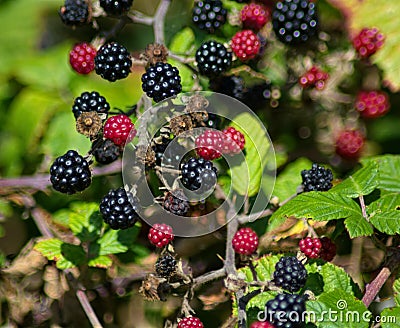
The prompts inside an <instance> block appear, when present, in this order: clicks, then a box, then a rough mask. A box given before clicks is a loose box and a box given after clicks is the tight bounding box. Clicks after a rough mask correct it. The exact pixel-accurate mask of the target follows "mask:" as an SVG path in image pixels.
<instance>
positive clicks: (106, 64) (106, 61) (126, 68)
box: [94, 42, 132, 82]
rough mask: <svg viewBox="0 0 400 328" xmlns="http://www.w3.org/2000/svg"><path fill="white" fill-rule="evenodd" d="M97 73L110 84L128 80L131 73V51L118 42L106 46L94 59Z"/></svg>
mask: <svg viewBox="0 0 400 328" xmlns="http://www.w3.org/2000/svg"><path fill="white" fill-rule="evenodd" d="M94 64H95V69H96V73H97V74H98V75H100V76H101V77H102V78H103V79H105V80H108V81H110V82H115V81H116V80H121V79H124V78H126V77H127V76H128V75H129V73H130V72H131V66H132V59H131V55H130V53H129V51H128V50H127V49H126V48H125V47H124V46H123V45H121V44H118V43H116V42H111V43H106V44H104V45H103V46H102V47H101V48H100V49H99V50H98V51H97V54H96V57H95V58H94Z"/></svg>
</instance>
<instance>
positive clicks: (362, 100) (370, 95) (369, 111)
mask: <svg viewBox="0 0 400 328" xmlns="http://www.w3.org/2000/svg"><path fill="white" fill-rule="evenodd" d="M355 107H356V109H357V110H358V111H359V112H360V114H361V116H362V117H365V118H378V117H381V116H383V115H385V114H386V113H387V112H388V111H389V108H390V102H389V97H388V95H387V93H385V92H383V91H360V92H359V93H358V95H357V99H356V104H355Z"/></svg>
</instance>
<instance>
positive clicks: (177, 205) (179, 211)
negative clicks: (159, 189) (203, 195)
mask: <svg viewBox="0 0 400 328" xmlns="http://www.w3.org/2000/svg"><path fill="white" fill-rule="evenodd" d="M163 207H164V208H165V209H166V210H167V211H169V212H171V213H172V214H175V215H179V216H184V215H185V214H186V213H187V212H188V211H189V207H190V205H189V201H188V199H187V197H186V196H185V194H184V193H183V190H182V189H176V190H172V191H169V192H168V193H167V194H166V195H165V198H164V203H163Z"/></svg>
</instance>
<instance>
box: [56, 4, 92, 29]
mask: <svg viewBox="0 0 400 328" xmlns="http://www.w3.org/2000/svg"><path fill="white" fill-rule="evenodd" d="M58 14H59V15H60V18H61V20H62V22H63V23H64V24H65V25H69V26H78V25H83V24H85V23H86V22H87V20H88V17H89V7H88V5H87V3H86V1H85V0H65V3H64V6H62V7H61V8H60V10H59V11H58Z"/></svg>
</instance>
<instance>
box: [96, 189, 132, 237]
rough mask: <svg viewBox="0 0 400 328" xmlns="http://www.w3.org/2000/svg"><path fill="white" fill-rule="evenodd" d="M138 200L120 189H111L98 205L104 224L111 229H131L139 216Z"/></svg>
mask: <svg viewBox="0 0 400 328" xmlns="http://www.w3.org/2000/svg"><path fill="white" fill-rule="evenodd" d="M137 208H138V200H137V198H136V197H133V196H132V195H131V193H127V192H126V190H125V189H124V188H122V187H120V188H118V189H111V190H110V191H109V192H108V194H107V195H105V196H104V197H103V199H102V200H101V203H100V212H101V214H102V216H103V220H104V222H105V223H107V224H109V225H110V228H111V229H115V230H117V229H127V228H130V227H133V226H134V225H135V223H136V221H137V220H139V215H138V214H137V212H136V211H137Z"/></svg>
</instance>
